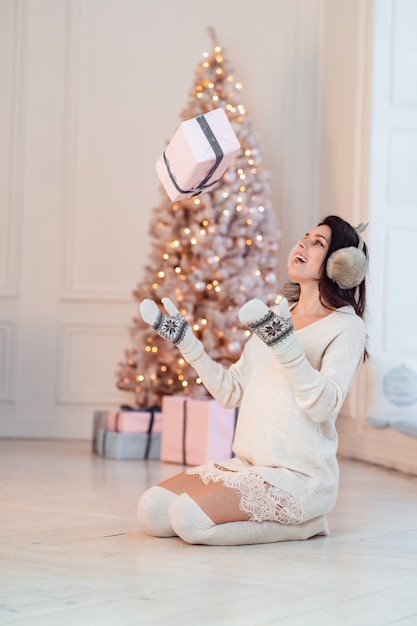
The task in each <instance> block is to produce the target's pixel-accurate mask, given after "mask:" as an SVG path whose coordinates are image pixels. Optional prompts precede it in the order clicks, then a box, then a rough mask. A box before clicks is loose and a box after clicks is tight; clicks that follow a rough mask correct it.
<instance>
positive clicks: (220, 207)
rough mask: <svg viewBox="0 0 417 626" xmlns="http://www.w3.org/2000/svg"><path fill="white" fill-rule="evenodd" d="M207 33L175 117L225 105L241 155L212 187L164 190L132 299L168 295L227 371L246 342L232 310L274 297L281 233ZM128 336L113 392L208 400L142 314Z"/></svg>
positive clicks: (222, 63) (146, 401) (146, 398)
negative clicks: (192, 191) (176, 196)
mask: <svg viewBox="0 0 417 626" xmlns="http://www.w3.org/2000/svg"><path fill="white" fill-rule="evenodd" d="M210 33H211V36H212V39H213V49H212V51H211V53H205V54H204V55H203V61H202V62H201V63H200V64H199V65H198V67H197V71H196V76H195V81H194V85H193V87H192V89H191V91H190V98H189V102H188V105H187V106H186V107H185V109H184V110H183V111H182V114H181V119H182V120H187V119H191V118H193V117H196V116H197V115H200V114H204V113H207V112H208V111H211V110H212V109H215V108H218V107H222V108H223V109H224V110H225V112H226V113H227V115H228V119H229V121H230V123H231V125H232V127H233V129H234V131H235V133H236V135H237V138H238V139H239V141H240V144H241V146H242V151H241V153H240V154H239V155H238V156H237V157H236V158H235V160H234V161H233V163H232V164H231V165H230V166H229V168H228V169H227V170H226V172H225V174H224V175H223V176H222V178H221V180H220V182H218V183H217V184H216V185H215V187H214V188H212V189H211V190H210V191H207V192H206V193H203V194H201V195H199V196H195V197H193V198H188V199H186V200H181V201H180V202H176V203H174V204H173V203H171V202H170V200H169V198H168V197H167V196H166V194H165V192H163V195H164V200H163V202H162V203H161V205H160V206H159V207H156V208H155V209H154V211H153V217H152V221H151V224H150V228H149V234H150V237H151V240H152V252H151V255H150V258H149V261H148V264H147V266H146V268H145V270H146V276H145V279H144V280H143V281H142V282H141V283H140V284H139V285H138V286H137V288H136V289H135V291H134V297H135V298H136V300H137V301H138V302H141V301H142V300H143V299H144V298H151V299H152V300H154V301H156V302H157V303H158V305H160V301H161V298H163V297H165V296H168V297H170V298H171V299H172V300H173V302H174V303H175V304H176V306H177V307H178V309H179V310H180V312H181V313H182V314H183V315H184V316H185V317H186V319H187V320H188V321H189V323H190V324H191V326H192V328H193V329H194V332H195V334H196V335H197V336H198V337H199V338H200V339H201V340H202V342H203V344H204V347H205V349H206V351H207V352H208V353H209V354H210V356H211V357H212V358H213V359H214V360H216V361H217V362H220V363H222V364H224V365H225V366H229V365H231V364H232V363H234V362H235V361H237V359H238V358H239V356H240V354H241V352H242V349H243V346H244V344H245V342H246V340H247V338H248V336H249V333H248V331H247V328H246V327H244V326H242V325H241V324H240V323H239V319H238V310H239V308H240V307H241V306H242V305H243V304H244V303H245V302H247V300H249V299H250V298H255V297H257V298H261V299H262V300H264V301H265V302H267V303H268V304H272V302H273V301H274V299H275V297H276V294H277V284H276V283H277V264H278V259H277V252H278V240H279V231H278V229H277V226H276V220H275V217H274V214H273V211H272V207H271V201H270V187H269V176H268V173H267V172H266V171H265V170H264V169H262V168H261V161H262V149H261V147H260V146H259V145H258V137H257V135H256V134H255V133H254V131H253V129H252V122H251V119H250V116H249V115H248V113H247V112H246V110H245V107H244V105H243V104H242V101H241V93H242V86H241V84H240V83H239V82H238V81H237V80H236V79H235V77H234V70H233V68H232V66H231V64H230V62H229V61H228V60H227V59H226V58H225V56H224V53H223V51H222V48H221V47H220V46H219V45H218V44H217V42H216V40H215V36H214V32H213V30H212V29H210ZM161 306H162V305H161ZM131 339H132V344H133V345H132V347H131V348H130V349H128V350H127V351H126V354H125V361H124V362H123V363H121V364H120V371H119V373H118V381H117V386H118V388H119V389H122V390H126V391H130V392H132V391H133V392H134V394H135V400H136V404H137V406H138V407H146V406H152V405H160V404H161V400H162V396H164V395H173V394H182V395H190V396H193V397H201V396H204V395H207V391H206V390H205V388H204V387H203V385H202V383H201V380H199V378H198V376H197V374H196V372H195V370H194V369H193V368H192V367H191V366H189V365H188V364H187V363H186V362H185V361H184V359H183V358H182V356H181V353H180V352H179V350H178V348H177V347H176V346H174V345H172V344H171V343H170V342H168V341H166V340H165V339H162V338H161V337H159V335H157V333H156V332H154V331H153V329H152V328H149V326H148V325H147V324H145V323H144V322H143V321H142V319H140V318H139V317H138V318H137V319H135V320H134V326H133V327H132V329H131Z"/></svg>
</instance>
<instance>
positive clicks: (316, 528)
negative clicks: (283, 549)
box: [169, 493, 330, 546]
mask: <svg viewBox="0 0 417 626" xmlns="http://www.w3.org/2000/svg"><path fill="white" fill-rule="evenodd" d="M169 517H170V520H171V525H172V528H173V529H174V531H175V532H176V533H177V535H179V537H181V539H183V540H184V541H186V542H187V543H196V544H204V545H209V546H239V545H246V544H255V543H274V542H277V541H297V540H302V539H309V538H310V537H314V536H315V535H329V534H330V533H329V528H328V525H327V519H326V517H325V516H324V515H322V516H320V517H316V518H314V519H312V520H309V521H308V522H303V523H302V524H291V525H289V524H279V523H278V522H269V521H268V522H251V521H247V522H228V523H226V524H215V523H214V522H213V521H212V520H211V519H210V518H209V516H208V515H206V513H204V511H203V510H202V509H201V508H200V507H199V506H198V504H197V503H196V502H195V501H194V500H193V499H192V498H190V496H189V495H188V494H186V493H183V494H182V495H180V496H178V497H177V498H176V499H175V500H174V501H173V502H172V504H171V506H170V509H169Z"/></svg>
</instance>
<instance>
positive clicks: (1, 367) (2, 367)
mask: <svg viewBox="0 0 417 626" xmlns="http://www.w3.org/2000/svg"><path fill="white" fill-rule="evenodd" d="M15 328H16V327H15V323H14V322H12V321H1V320H0V402H10V403H13V402H15V400H16V396H15V363H16V359H15V347H16V331H15Z"/></svg>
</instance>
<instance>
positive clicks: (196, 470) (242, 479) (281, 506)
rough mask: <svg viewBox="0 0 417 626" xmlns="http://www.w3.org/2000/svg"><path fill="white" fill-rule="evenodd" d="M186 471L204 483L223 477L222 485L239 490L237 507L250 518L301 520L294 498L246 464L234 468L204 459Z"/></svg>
mask: <svg viewBox="0 0 417 626" xmlns="http://www.w3.org/2000/svg"><path fill="white" fill-rule="evenodd" d="M187 474H194V475H196V476H198V477H199V478H200V479H201V480H202V481H203V483H204V484H205V485H209V484H210V483H217V482H219V481H223V484H224V486H225V487H229V488H230V489H236V490H237V491H238V492H239V494H240V505H239V508H240V510H241V511H243V512H244V513H247V514H248V515H249V517H250V519H251V520H252V521H254V522H265V521H274V522H279V523H280V524H298V523H299V522H300V521H301V516H302V510H301V506H300V504H299V503H298V501H297V500H296V499H295V498H294V497H293V496H292V495H291V494H289V493H287V492H286V491H284V490H283V489H280V488H279V487H276V486H274V485H270V484H269V483H267V482H265V480H264V479H263V478H262V477H261V476H259V474H257V473H256V472H255V471H253V470H251V469H250V468H245V469H242V470H237V471H234V470H229V469H227V468H225V467H222V466H221V465H218V464H217V463H208V464H207V465H200V466H198V467H192V468H190V469H188V470H187Z"/></svg>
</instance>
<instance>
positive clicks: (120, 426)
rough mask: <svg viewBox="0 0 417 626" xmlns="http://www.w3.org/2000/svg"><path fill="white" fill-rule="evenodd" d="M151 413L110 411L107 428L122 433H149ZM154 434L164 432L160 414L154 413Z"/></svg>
mask: <svg viewBox="0 0 417 626" xmlns="http://www.w3.org/2000/svg"><path fill="white" fill-rule="evenodd" d="M151 418H152V413H151V411H108V413H107V428H108V429H109V430H115V431H117V432H120V433H147V432H148V429H149V426H150V420H151ZM152 432H153V433H160V432H162V416H161V413H160V412H157V411H155V412H154V419H153V424H152Z"/></svg>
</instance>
